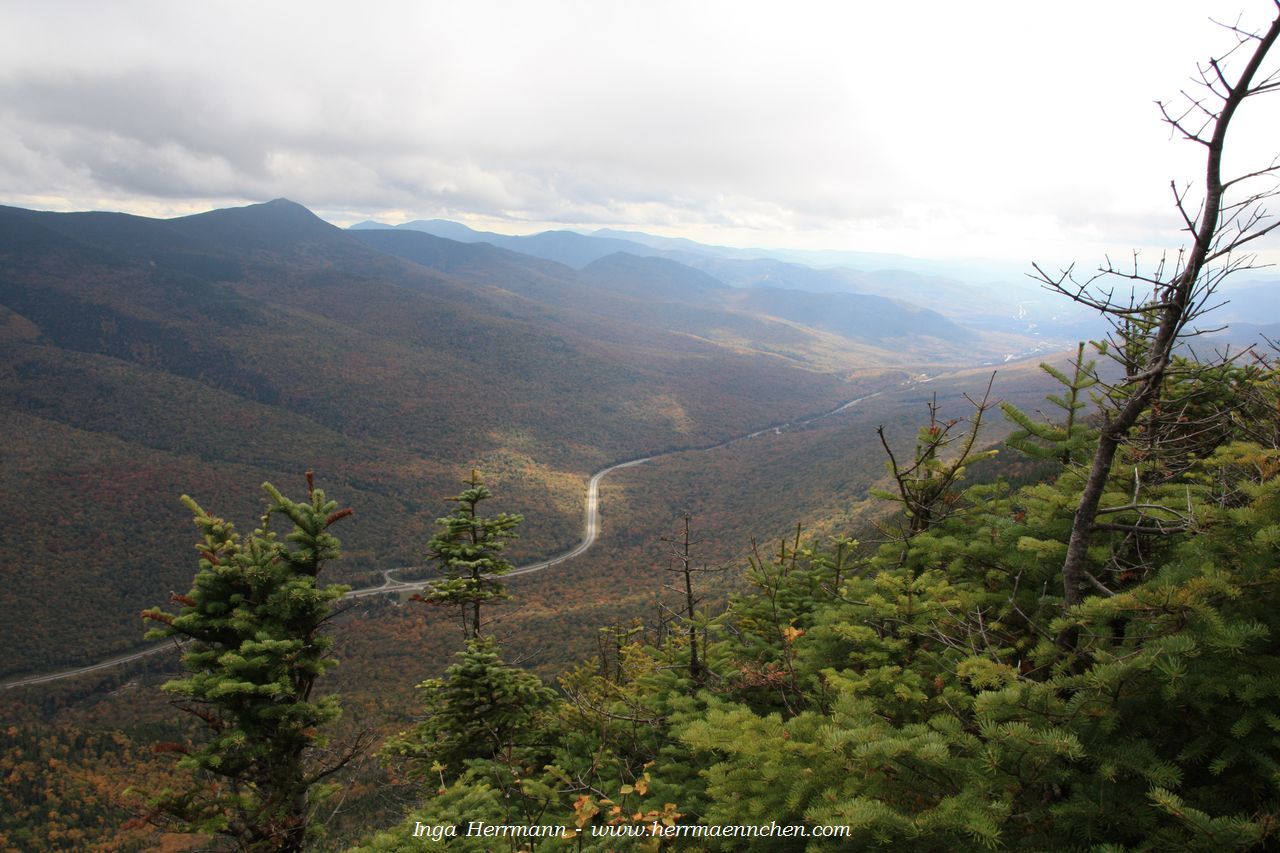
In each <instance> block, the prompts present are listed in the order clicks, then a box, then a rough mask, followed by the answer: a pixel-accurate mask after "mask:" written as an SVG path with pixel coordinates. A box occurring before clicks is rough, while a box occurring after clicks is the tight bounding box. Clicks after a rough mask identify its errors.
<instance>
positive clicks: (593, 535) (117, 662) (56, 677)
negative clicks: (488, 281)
mask: <svg viewBox="0 0 1280 853" xmlns="http://www.w3.org/2000/svg"><path fill="white" fill-rule="evenodd" d="M922 381H925V382H927V381H929V380H928V379H923V380H919V379H918V380H912V381H908V382H906V383H903V386H899V388H901V387H904V386H911V385H915V384H918V383H919V382H922ZM888 390H893V389H887V388H886V389H882V390H880V391H875V392H873V393H871V394H866V395H864V396H862V397H858V398H857V399H854V400H850V401H849V402H847V403H844V404H842V405H840V406H837V407H836V408H834V409H831V410H830V411H827V412H823V413H822V414H819V415H814V416H812V417H808V418H804V419H803V420H798V421H792V422H788V423H783V424H776V425H774V426H768V427H765V428H764V429H759V430H756V431H755V432H753V433H748V434H746V435H739V436H735V437H734V438H730V439H728V440H727V441H721V442H719V443H717V444H711V445H707V446H705V447H690V448H684V449H681V450H668V451H665V452H663V453H656V454H654V455H652V456H642V457H640V458H638V459H629V460H627V461H626V462H618V463H616V464H614V465H610V466H609V467H608V468H602V469H600V470H599V471H597V472H596V473H594V474H592V475H591V479H590V480H588V481H587V505H586V513H585V519H584V522H583V529H582V540H581V541H580V542H578V544H577V545H574V546H573V547H572V548H570V549H569V550H568V551H565V552H563V553H561V554H557V555H555V556H554V557H549V558H547V559H545V560H539V561H538V562H536V563H528V564H526V565H523V566H518V567H516V568H514V569H512V570H511V571H509V572H507V573H506V574H505V575H504V576H503V577H508V578H510V577H516V576H517V575H531V574H533V573H535V572H541V571H543V570H544V569H549V568H551V567H552V566H554V565H556V564H558V563H563V562H565V561H566V560H572V559H573V558H575V557H580V556H582V555H583V554H585V553H586V552H587V551H589V550H590V549H591V546H592V545H594V544H595V543H596V539H597V538H598V537H599V535H600V481H601V480H603V479H604V478H605V477H606V476H608V475H609V474H611V473H613V472H614V471H618V470H620V469H622V468H630V467H632V466H635V465H643V464H644V463H645V462H650V461H652V460H654V459H661V458H663V457H665V456H674V455H675V454H677V453H691V452H701V451H707V450H718V449H720V448H722V447H729V446H730V445H734V444H738V443H739V442H743V441H749V440H751V439H753V438H756V437H757V436H761V435H764V434H766V433H775V434H777V433H781V432H782V431H783V430H787V429H794V428H796V427H803V426H808V425H809V424H812V423H814V422H816V421H820V420H823V419H824V418H829V417H831V416H833V415H838V414H840V413H841V412H844V411H848V410H849V409H852V408H853V407H855V406H857V405H858V404H860V403H863V402H865V401H867V400H870V399H871V398H873V397H879V396H880V395H881V394H883V393H885V391H888ZM415 568H420V567H418V566H401V567H399V568H395V569H384V570H383V571H382V583H381V584H379V585H377V586H367V587H362V588H360V589H353V590H351V591H350V592H348V593H347V594H346V595H344V596H343V597H342V600H344V601H345V600H348V599H357V598H368V597H370V596H375V595H387V594H393V593H401V592H410V591H413V592H416V591H418V590H420V589H422V586H423V584H424V583H425V581H421V580H417V581H400V580H395V579H394V578H393V577H392V575H393V574H395V573H396V572H403V571H408V570H409V569H415ZM177 645H178V643H177V641H168V642H164V643H160V644H158V645H155V646H152V647H151V648H149V649H144V650H142V651H140V652H133V653H132V654H124V655H118V656H116V657H112V658H108V659H106V660H104V661H99V662H98V663H95V664H90V665H89V666H81V667H77V668H75V669H65V670H62V671H60V672H51V673H47V674H45V675H31V676H27V677H26V678H18V679H15V680H13V681H6V682H4V683H3V684H0V690H9V689H11V688H15V687H29V686H33V685H37V684H48V683H49V682H51V681H62V680H63V679H66V678H75V677H76V676H79V675H87V674H89V673H91V672H98V671H100V670H104V669H110V668H112V667H116V666H121V665H122V664H126V663H129V662H130V661H136V660H142V659H143V658H145V657H149V656H151V655H154V654H158V653H160V652H164V651H173V650H174V649H175V647H176V646H177Z"/></svg>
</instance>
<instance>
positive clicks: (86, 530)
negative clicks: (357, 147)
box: [0, 200, 995, 673]
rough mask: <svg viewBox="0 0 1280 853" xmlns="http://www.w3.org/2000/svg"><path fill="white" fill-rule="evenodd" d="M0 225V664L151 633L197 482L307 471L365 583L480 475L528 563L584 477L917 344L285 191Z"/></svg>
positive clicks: (105, 646)
mask: <svg viewBox="0 0 1280 853" xmlns="http://www.w3.org/2000/svg"><path fill="white" fill-rule="evenodd" d="M0 222H2V224H3V227H0V270H2V272H0V310H3V312H4V313H3V318H2V320H3V322H0V347H2V348H3V350H4V359H3V367H2V368H0V418H3V420H4V425H5V428H6V432H7V434H8V435H10V436H11V438H10V440H9V441H8V442H6V444H5V447H4V449H3V450H0V455H2V459H3V462H4V465H3V471H4V473H3V474H2V475H0V477H3V480H4V482H3V488H0V513H3V515H4V517H6V518H8V519H10V523H9V525H7V529H8V530H9V531H11V532H10V533H9V534H8V535H6V536H5V537H4V538H3V543H2V544H0V564H2V565H3V566H4V568H3V572H4V573H5V574H4V580H5V583H6V586H7V588H8V595H6V596H5V597H4V599H3V603H0V611H2V612H0V616H3V617H4V618H3V621H4V624H5V625H7V626H8V628H7V629H5V640H6V643H7V645H8V647H9V649H10V655H8V656H7V657H6V658H5V660H4V661H3V662H0V671H3V672H6V673H14V672H23V671H30V670H33V669H41V668H49V667H51V666H54V665H58V664H66V663H76V662H88V661H92V660H95V659H99V658H101V657H103V656H104V655H106V654H108V653H110V652H113V651H116V650H120V649H124V648H128V647H131V646H134V645H136V644H137V635H136V632H135V630H134V624H135V623H134V619H135V615H134V614H135V613H136V612H137V610H138V609H139V608H140V607H141V606H143V605H144V604H146V603H147V602H149V601H151V600H152V599H153V597H154V595H155V591H156V590H164V589H170V588H175V587H178V586H181V585H182V583H183V582H184V578H185V575H186V569H185V567H184V566H183V565H182V561H181V560H180V559H175V558H174V555H176V554H181V553H183V551H184V550H185V546H184V545H182V543H183V542H184V533H183V528H184V525H183V523H182V519H181V517H180V513H179V512H177V510H176V506H175V504H174V503H173V496H174V495H176V494H179V493H181V492H183V491H191V490H197V487H198V490H199V491H200V492H201V493H202V496H204V497H206V498H207V499H209V500H211V501H217V502H218V504H219V505H220V506H223V507H225V508H226V509H227V510H228V511H231V512H234V513H236V514H239V515H247V514H250V513H252V512H253V511H254V504H255V501H256V498H255V496H254V494H253V486H254V484H255V483H257V482H260V481H262V480H263V479H270V480H273V481H277V482H289V481H296V478H297V477H299V476H300V475H301V472H302V471H304V470H307V469H308V468H311V469H314V470H316V471H317V473H318V474H319V475H320V476H321V477H323V478H325V480H326V482H329V483H330V484H331V487H332V488H335V489H336V490H339V491H341V492H343V493H344V495H346V497H347V499H348V500H349V501H350V502H351V503H353V504H355V505H358V506H359V507H360V516H359V520H358V521H357V522H356V523H354V524H353V525H352V526H351V529H350V530H349V531H348V535H347V537H346V539H347V559H346V560H345V561H344V563H343V565H342V569H341V571H342V572H343V573H344V576H346V577H351V578H360V577H369V576H371V575H370V573H371V572H372V571H373V570H374V569H375V568H376V569H383V568H390V567H393V566H399V565H411V564H414V563H416V562H418V561H420V559H421V552H420V547H419V546H420V543H421V542H422V541H423V537H424V533H425V531H426V530H427V529H428V528H429V526H430V523H431V519H432V518H433V517H434V515H433V513H434V512H435V509H434V507H435V506H437V505H438V501H439V500H440V499H441V498H442V497H443V496H445V495H447V494H449V493H451V491H452V489H453V485H454V483H455V482H456V481H457V479H458V478H459V477H460V476H461V475H462V473H463V472H465V471H466V470H467V468H468V467H471V466H476V467H479V468H481V469H482V470H484V471H486V472H488V475H489V476H490V477H491V478H492V482H493V483H494V485H495V486H498V487H499V488H500V492H501V495H502V500H503V501H504V502H505V503H506V504H507V505H508V506H509V507H511V508H512V509H513V510H518V511H520V512H522V513H523V514H524V515H525V516H526V519H527V520H526V525H525V536H524V538H523V539H522V540H521V542H520V543H518V544H517V545H516V546H515V548H516V550H515V552H514V553H515V555H516V557H517V558H523V557H525V556H532V555H535V554H548V553H554V552H555V551H557V550H561V549H563V548H565V547H566V546H567V545H568V544H570V543H571V542H573V541H575V540H576V538H577V536H578V533H579V527H580V518H581V500H582V492H583V488H584V483H585V478H586V476H587V474H588V473H589V472H590V471H592V470H594V469H596V468H599V467H601V466H603V465H604V464H607V463H608V462H610V461H616V460H618V459H623V458H628V457H633V456H638V455H641V454H644V453H652V452H657V451H663V450H667V449H672V448H678V447H690V446H700V445H705V444H710V443H714V442H715V441H717V440H720V439H723V438H726V437H729V436H732V435H735V434H740V433H744V432H747V431H750V430H752V429H758V428H760V427H762V426H765V425H768V424H772V423H778V422H783V421H786V420H790V419H792V418H794V417H795V416H797V415H802V414H806V413H813V412H817V411H821V410H823V409H827V408H830V407H832V406H834V405H837V404H839V403H840V402H843V401H844V400H847V399H851V398H853V397H855V396H858V395H859V394H861V393H863V392H864V391H866V390H874V389H875V388H878V387H887V386H888V385H891V384H893V383H895V382H898V381H901V378H902V376H903V374H902V373H894V372H893V371H892V370H887V369H886V368H890V367H892V368H902V367H908V366H910V359H911V358H912V357H913V356H912V355H910V354H907V353H903V352H899V351H895V349H896V347H897V344H896V343H895V342H893V341H886V340H885V339H883V337H880V338H877V339H876V340H871V339H869V338H860V337H858V336H857V335H855V334H853V333H852V332H848V333H847V334H843V335H842V334H834V333H832V332H829V331H823V330H820V329H818V328H813V327H807V326H803V325H800V324H797V323H794V322H791V321H788V320H785V319H781V318H778V317H774V316H770V315H768V314H767V313H762V312H758V311H757V312H750V311H743V310H740V309H738V308H733V307H731V306H727V305H722V304H719V303H718V302H715V301H714V300H712V301H708V299H707V293H708V292H711V293H715V294H718V293H719V292H720V291H722V290H724V289H725V288H724V286H723V285H719V284H718V283H716V282H714V280H711V279H709V278H707V277H705V276H703V279H705V281H704V284H703V285H702V287H701V288H699V287H698V286H695V284H694V283H693V281H692V280H693V279H695V278H697V277H698V276H700V275H702V274H700V273H696V272H695V271H693V270H691V269H689V268H687V267H682V266H680V265H678V264H674V263H671V262H662V263H665V264H667V267H666V270H667V272H666V277H665V278H663V277H662V276H659V275H658V273H657V272H656V271H655V270H652V269H649V268H646V267H641V268H639V269H636V270H634V271H633V272H631V273H629V274H628V275H629V278H620V277H619V274H617V273H613V274H610V273H609V271H608V269H605V268H602V269H601V270H599V274H592V273H590V272H579V271H576V270H572V269H570V268H568V267H564V266H561V265H559V264H555V263H552V262H547V261H542V260H539V259H537V258H532V257H529V256H526V255H519V254H515V253H511V252H504V251H501V250H498V249H493V248H492V247H489V246H478V245H467V244H462V243H455V242H452V241H446V240H440V239H438V238H432V237H430V236H428V235H425V234H419V233H401V232H365V233H363V234H362V233H361V232H343V231H340V230H338V229H336V228H333V227H332V226H330V225H327V224H326V223H324V222H321V221H320V220H318V219H317V218H316V217H314V216H313V215H312V214H311V213H310V212H308V211H307V210H305V209H304V208H302V207H300V206H298V205H295V204H292V203H290V202H287V201H283V200H279V201H276V202H271V203H269V204H264V205H257V206H253V207H248V208H241V209H231V210H220V211H213V212H210V213H207V214H200V215H196V216H191V217H185V218H180V219H174V220H151V219H145V218H141V217H135V216H126V215H122V214H111V213H84V214H50V213H39V212H35V211H28V210H21V209H16V208H5V209H3V210H0ZM353 235H356V236H353ZM357 236H359V237H360V238H361V239H357ZM386 237H389V238H393V239H392V240H390V241H388V240H386V239H385V238H386ZM394 238H400V239H399V240H398V241H397V240H395V239H394ZM404 238H408V239H404ZM635 260H638V259H632V261H635ZM607 262H608V264H611V265H612V267H610V269H612V268H613V267H617V266H618V265H619V264H622V265H624V266H625V264H626V263H631V262H626V261H624V259H623V258H622V256H618V257H617V258H615V259H612V260H608V261H607ZM599 263H606V262H603V261H602V262H599ZM673 274H674V276H675V278H672V277H671V276H672V275H673ZM660 281H661V282H668V284H664V285H661V286H662V287H663V288H664V290H663V295H662V296H659V295H658V291H657V290H653V292H652V293H650V292H649V291H648V290H646V288H649V289H654V288H658V287H659V286H660ZM624 282H626V283H625V286H624ZM859 310H862V309H861V307H860V306H853V307H851V308H850V309H849V311H850V312H851V313H857V312H858V311H859ZM901 310H902V311H903V312H906V310H907V309H905V308H903V309H901ZM903 316H904V317H906V316H909V315H908V314H906V313H904V314H903ZM954 331H955V333H956V334H957V335H960V334H963V332H962V330H960V329H959V328H958V327H957V328H955V330H954ZM946 332H947V329H943V330H941V332H940V334H945V333H946ZM886 343H887V344H889V346H888V347H886ZM919 344H920V345H919V346H918V347H917V348H916V349H915V350H913V352H915V353H916V357H919V358H923V357H924V353H925V352H927V350H928V349H929V347H928V346H925V345H924V343H923V342H919ZM994 346H995V345H994V344H993V347H994ZM993 351H994V350H993ZM937 360H938V358H935V359H934V361H937ZM53 517H59V518H62V519H63V522H62V523H60V524H59V525H58V526H57V527H56V532H55V528H54V527H53V526H52V525H50V524H47V523H45V522H44V519H48V518H53ZM87 588H92V589H96V590H98V592H97V594H95V595H94V596H78V595H74V594H71V593H70V591H71V590H77V589H87ZM24 619H34V620H37V621H39V622H42V623H43V624H45V625H47V628H46V629H45V630H42V631H40V632H31V631H27V630H24V629H23V628H21V625H22V624H23V622H24Z"/></svg>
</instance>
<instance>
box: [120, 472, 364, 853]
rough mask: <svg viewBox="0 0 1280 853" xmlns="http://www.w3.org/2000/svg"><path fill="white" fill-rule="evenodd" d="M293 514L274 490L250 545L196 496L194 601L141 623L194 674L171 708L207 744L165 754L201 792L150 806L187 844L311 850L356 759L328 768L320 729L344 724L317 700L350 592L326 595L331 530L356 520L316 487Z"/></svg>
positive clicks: (172, 793)
mask: <svg viewBox="0 0 1280 853" xmlns="http://www.w3.org/2000/svg"><path fill="white" fill-rule="evenodd" d="M307 487H308V500H307V501H306V502H304V503H295V502H294V501H292V500H289V499H288V498H286V497H285V496H284V495H282V494H281V493H280V492H279V491H278V490H277V489H276V488H275V487H274V486H272V485H271V484H270V483H264V484H263V486H262V488H263V490H264V491H266V493H267V495H268V496H269V498H270V502H269V504H268V507H267V511H266V513H265V514H264V515H263V517H262V521H261V527H259V528H258V529H256V530H254V531H253V533H252V534H250V535H249V536H248V537H247V538H243V537H241V535H240V534H239V533H237V532H236V530H235V527H234V526H233V525H232V524H231V523H230V522H228V521H226V520H224V519H222V518H219V517H217V516H214V515H211V514H209V513H208V512H206V511H205V510H204V509H202V508H201V507H200V505H199V504H197V503H196V502H195V501H194V500H192V499H191V498H190V497H187V496H185V495H184V496H183V498H182V501H183V503H184V504H186V506H187V507H188V508H189V509H190V510H191V511H192V513H193V514H194V516H195V524H196V526H197V527H198V528H199V529H200V532H201V539H200V541H199V542H198V543H197V544H196V550H197V551H198V552H199V553H200V570H199V572H198V573H197V574H196V577H195V583H194V586H193V587H192V589H191V591H190V592H189V593H188V594H186V595H177V594H174V595H173V597H172V600H173V602H174V603H175V604H178V605H179V606H180V609H179V611H178V612H177V613H176V614H173V613H167V612H165V611H163V610H161V609H159V608H154V609H151V610H147V611H144V612H143V614H142V615H143V616H144V617H145V618H146V619H149V620H152V621H154V622H159V623H161V624H162V625H163V627H161V628H158V629H155V630H153V631H151V632H149V634H148V637H175V638H184V639H186V640H188V641H189V643H188V644H187V646H186V652H185V654H184V655H183V665H184V666H185V667H186V669H187V672H188V675H187V677H185V678H182V679H178V680H175V681H170V682H169V683H167V684H165V686H164V689H165V690H166V691H168V692H170V693H174V694H176V695H177V696H179V697H181V698H179V699H178V700H176V701H175V702H174V704H175V705H176V706H177V707H179V708H181V709H182V710H184V711H186V712H187V713H190V714H192V715H194V716H195V717H197V718H198V719H199V720H201V721H202V722H203V724H204V725H205V727H206V728H207V729H208V732H209V739H208V740H207V741H206V742H205V743H203V744H200V745H194V746H193V745H190V744H167V745H161V746H160V747H159V749H160V750H161V751H171V752H176V753H179V754H181V755H182V758H181V760H180V761H179V766H180V767H183V768H185V769H187V770H190V771H193V778H192V784H190V785H189V786H188V787H186V788H185V789H183V790H166V791H164V792H163V793H162V794H161V795H160V796H159V797H158V798H156V799H155V800H154V801H153V807H154V810H153V812H152V814H151V816H150V817H151V819H152V820H153V821H154V822H157V823H159V824H161V825H164V826H168V827H171V828H173V827H176V828H178V829H180V830H182V831H185V832H196V833H202V834H213V835H221V836H226V837H228V838H230V839H231V840H232V841H233V842H234V844H235V845H236V847H237V849H240V850H252V851H268V850H270V851H277V850H279V851H290V850H300V849H302V847H303V845H304V842H305V841H306V840H307V837H308V834H309V830H310V829H311V821H310V818H311V814H312V812H313V811H314V808H315V806H316V802H315V801H316V799H317V798H316V796H315V794H314V791H313V786H315V785H316V783H317V782H319V781H320V780H321V779H323V778H325V777H326V776H328V775H329V774H331V773H333V772H334V771H335V770H337V769H338V768H340V767H341V766H343V765H344V764H346V763H347V762H348V761H350V759H351V758H353V757H354V756H355V754H356V753H357V752H358V751H359V750H360V749H361V748H362V747H363V745H364V744H363V743H354V744H352V745H350V746H349V747H348V748H347V749H345V750H338V751H337V754H336V756H335V755H333V754H332V753H331V754H330V755H329V757H328V760H327V762H324V763H321V761H320V760H319V756H320V755H321V754H322V753H324V752H328V750H327V749H326V746H327V745H326V743H325V740H324V739H323V738H322V736H321V735H320V727H321V726H323V725H324V724H326V723H329V722H332V721H333V720H334V719H335V718H336V717H337V716H338V715H339V713H340V711H339V707H338V700H337V697H336V696H325V697H323V698H318V697H315V696H314V695H313V691H314V688H315V685H316V681H317V679H318V678H319V677H320V676H321V675H322V674H323V673H324V672H325V670H327V669H329V668H330V667H332V666H333V665H334V664H335V661H333V660H332V659H331V658H329V650H330V647H331V646H332V640H331V639H330V638H329V637H328V636H326V635H325V634H323V633H321V630H320V629H321V626H322V625H323V624H324V622H325V621H326V620H327V619H328V618H329V614H330V607H331V605H332V603H333V602H334V601H336V600H337V599H339V598H340V597H341V596H342V594H343V593H344V592H345V591H346V590H347V587H344V586H338V585H329V586H319V585H318V582H317V581H318V577H319V575H320V572H321V570H322V568H323V567H324V564H325V563H326V562H327V561H329V560H334V559H337V558H338V557H339V542H338V539H337V538H336V537H335V536H334V535H333V534H332V533H330V532H329V528H330V526H332V525H333V524H334V523H335V522H337V521H339V520H340V519H342V518H344V517H346V516H348V515H350V514H351V510H349V509H346V510H339V509H338V505H337V503H335V502H334V501H331V500H328V499H326V497H325V495H324V492H323V491H321V490H320V489H317V488H315V487H314V483H313V480H312V476H311V473H310V472H308V473H307ZM277 516H283V517H284V518H285V519H287V520H288V522H289V523H291V524H292V530H291V531H290V532H289V533H288V534H287V535H286V536H285V537H284V541H281V540H280V538H279V537H278V535H277V532H276V531H274V530H272V529H271V522H272V521H273V520H274V519H275V518H276V517H277Z"/></svg>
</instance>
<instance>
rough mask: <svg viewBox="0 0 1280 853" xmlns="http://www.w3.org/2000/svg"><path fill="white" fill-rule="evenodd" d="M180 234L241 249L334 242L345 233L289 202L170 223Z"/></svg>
mask: <svg viewBox="0 0 1280 853" xmlns="http://www.w3.org/2000/svg"><path fill="white" fill-rule="evenodd" d="M169 221H170V223H171V224H172V225H173V226H174V227H175V228H177V229H178V230H179V231H184V232H188V233H192V234H196V235H198V236H200V237H202V238H204V239H206V240H211V241H213V242H215V243H220V244H223V245H229V246H236V247H241V248H265V247H267V246H278V245H280V244H282V243H300V242H304V241H316V240H332V239H333V237H334V236H335V235H339V234H341V233H342V232H341V230H340V229H338V228H336V227H334V226H333V225H330V224H329V223H327V222H325V221H324V220H323V219H321V218H320V217H318V216H316V215H315V214H314V213H312V212H311V211H310V210H308V209H307V208H305V207H303V206H302V205H300V204H298V203H297V202H295V201H290V200H289V199H287V198H276V199H272V200H271V201H266V202H262V203H261V204H250V205H246V206H244V207H225V208H221V209H219V210H210V211H208V212H206V213H197V214H195V215H194V216H182V217H179V218H177V219H171V220H169Z"/></svg>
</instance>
